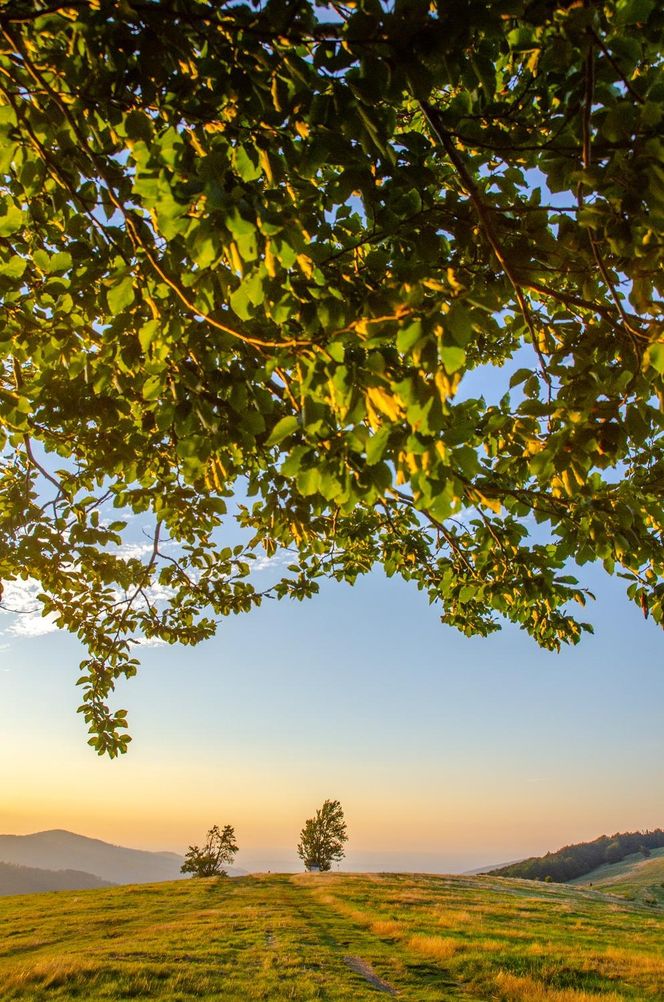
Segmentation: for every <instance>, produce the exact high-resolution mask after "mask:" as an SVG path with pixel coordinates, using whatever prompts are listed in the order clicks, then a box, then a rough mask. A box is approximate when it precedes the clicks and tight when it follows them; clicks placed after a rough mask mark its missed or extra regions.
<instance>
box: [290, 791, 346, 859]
mask: <svg viewBox="0 0 664 1002" xmlns="http://www.w3.org/2000/svg"><path fill="white" fill-rule="evenodd" d="M347 841H348V835H347V834H346V822H345V821H344V812H343V810H342V808H341V804H340V803H339V801H338V800H326V801H325V803H324V804H323V806H322V807H320V808H319V809H318V810H317V811H316V814H315V815H314V817H313V818H309V819H308V820H307V821H306V822H305V825H304V828H303V829H302V831H301V832H300V841H299V843H298V847H297V854H298V856H299V857H300V859H301V860H302V861H303V863H304V865H305V868H306V869H307V870H310V869H311V868H312V867H316V868H317V869H319V870H321V871H323V872H325V871H327V870H329V869H331V867H332V863H336V862H338V861H339V860H340V859H343V857H344V844H345V843H346V842H347Z"/></svg>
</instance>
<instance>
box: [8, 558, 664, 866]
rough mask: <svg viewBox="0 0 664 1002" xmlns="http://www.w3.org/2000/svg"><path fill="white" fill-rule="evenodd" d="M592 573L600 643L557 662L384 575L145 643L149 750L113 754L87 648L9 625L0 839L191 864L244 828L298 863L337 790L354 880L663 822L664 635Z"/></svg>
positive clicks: (264, 854) (244, 841) (242, 836)
mask: <svg viewBox="0 0 664 1002" xmlns="http://www.w3.org/2000/svg"><path fill="white" fill-rule="evenodd" d="M582 570H587V569H582ZM266 573H269V570H268V571H266ZM584 576H585V580H586V581H587V582H588V583H589V584H590V586H591V587H592V588H593V589H594V590H595V592H596V594H597V597H598V601H597V603H595V604H594V606H592V607H591V608H590V610H589V618H590V619H591V620H592V621H593V622H594V624H595V627H596V631H597V632H596V635H595V636H594V637H591V636H588V637H586V638H585V639H584V641H582V643H581V645H580V646H579V647H577V648H575V649H572V650H567V651H564V652H563V653H562V654H561V655H559V656H556V655H552V654H548V653H546V652H543V651H540V650H539V649H538V648H537V647H536V646H535V645H534V644H533V642H532V641H530V640H529V639H528V638H527V637H526V636H525V635H524V634H522V633H520V632H519V631H518V630H516V629H515V628H513V627H509V626H508V627H506V628H505V629H504V630H503V632H502V633H500V634H498V635H496V636H494V637H492V638H490V639H488V640H482V639H474V640H468V639H465V638H464V637H462V636H461V635H460V634H458V633H456V632H455V631H453V630H452V629H450V628H447V627H443V626H442V625H441V624H440V622H439V621H438V615H437V613H436V611H435V609H432V608H430V607H429V606H428V605H427V602H426V600H425V599H424V598H423V596H422V595H420V594H419V593H418V592H417V591H416V590H415V589H413V588H410V587H408V586H407V585H405V584H403V583H401V582H397V581H394V580H391V581H388V580H386V579H385V578H383V577H382V575H380V574H374V575H372V576H370V577H369V578H367V579H365V580H364V581H361V582H360V583H359V584H358V585H357V586H356V587H355V588H350V587H347V586H342V585H334V584H327V585H325V586H324V587H323V589H322V593H321V595H320V596H319V597H318V598H316V599H313V600H311V601H309V602H308V603H304V604H296V603H286V602H281V603H277V602H270V603H268V604H267V605H266V606H264V607H263V608H262V609H260V610H258V611H256V612H255V613H252V614H250V615H248V616H244V617H240V618H235V619H232V620H229V621H228V622H227V623H225V624H224V625H223V626H222V628H221V630H220V632H219V634H218V636H217V637H216V638H215V639H214V640H212V641H209V642H207V643H206V644H204V645H203V646H201V647H199V648H196V649H191V648H183V649H177V648H169V647H165V646H164V647H154V648H151V649H147V650H145V651H144V652H143V655H142V659H143V668H142V670H141V671H140V673H139V675H138V677H137V678H136V679H133V680H132V681H131V682H129V683H127V684H125V685H124V686H123V687H122V689H121V690H120V693H119V696H118V701H117V704H116V705H118V706H119V705H122V706H126V707H127V708H128V709H129V711H130V723H131V732H132V734H133V736H134V741H133V743H132V744H131V745H130V750H129V754H128V755H127V756H125V757H124V758H122V759H120V760H115V761H108V760H105V759H99V758H98V757H97V756H96V755H95V754H94V752H93V751H92V750H91V749H90V748H88V747H87V745H86V734H85V730H84V725H83V721H82V719H81V717H80V715H78V716H77V714H76V713H75V709H76V706H77V705H78V704H77V695H78V690H76V688H75V686H74V680H75V677H76V670H77V664H78V661H79V659H80V657H81V651H80V649H79V647H78V644H77V642H76V641H75V640H73V639H72V638H70V637H68V636H67V635H64V634H61V633H58V632H57V631H55V632H49V633H45V634H42V635H41V636H39V635H37V636H31V635H30V634H31V633H37V632H38V631H39V629H40V626H39V624H38V623H37V622H36V621H35V620H34V619H31V618H30V617H25V616H23V617H15V618H14V617H10V616H8V615H5V616H3V617H2V620H1V621H0V627H2V628H3V629H4V633H3V636H2V637H1V638H0V643H2V646H3V650H2V653H1V655H0V658H1V670H0V698H1V705H2V713H3V726H2V743H3V754H2V757H1V759H0V762H1V764H0V788H1V789H2V802H1V805H0V831H2V832H12V833H27V832H32V831H37V830H42V829H46V828H67V829H70V830H73V831H77V832H80V833H82V834H86V835H91V836H95V837H98V838H103V839H106V840H109V841H113V842H118V843H122V844H125V845H132V846H137V847H144V848H154V849H174V850H178V851H179V850H182V849H184V848H185V847H186V845H187V844H188V843H190V842H199V841H201V840H202V838H203V836H204V834H205V831H206V830H207V828H208V827H210V826H211V825H212V824H214V823H220V824H226V823H230V824H233V825H234V826H235V828H236V831H237V835H238V839H239V844H240V847H241V852H240V854H239V856H238V859H237V863H238V865H240V866H245V867H246V868H248V869H259V868H260V869H263V868H265V869H273V870H274V869H288V868H293V869H295V868H298V860H297V858H296V856H295V845H296V843H297V836H298V833H299V830H300V828H301V826H302V824H303V822H304V820H305V819H306V818H307V817H308V816H310V814H311V813H312V812H313V810H314V809H315V808H316V807H317V806H319V805H320V803H321V802H322V801H323V800H324V799H325V798H327V797H329V798H338V799H339V800H341V802H342V804H343V807H344V809H345V812H346V817H347V821H348V824H349V831H350V835H351V840H350V843H349V849H348V855H347V859H346V861H345V863H344V868H347V869H360V868H361V869H410V870H418V869H420V870H452V871H454V870H463V869H468V868H471V867H473V866H481V865H483V864H488V863H492V862H500V861H503V860H510V859H514V858H518V857H521V856H523V855H526V854H531V853H540V852H542V851H545V850H547V849H555V848H557V847H559V846H560V845H562V844H564V843H567V842H570V841H577V840H580V839H587V838H592V837H594V836H596V835H599V834H601V833H604V832H613V831H617V830H629V829H637V828H643V827H658V826H661V825H663V824H664V802H663V795H662V789H663V788H664V784H663V782H662V781H663V780H664V754H663V753H664V726H663V723H664V638H663V636H662V633H661V631H660V630H659V629H658V628H657V627H655V626H653V625H652V623H650V622H645V621H644V619H643V616H642V615H641V613H640V611H639V610H638V609H636V608H635V607H633V606H632V605H631V604H630V603H628V601H627V599H626V598H625V597H623V593H622V582H620V581H618V580H611V579H608V578H607V577H606V575H605V574H604V573H603V572H602V571H601V570H599V569H595V570H592V571H591V573H590V574H585V575H584ZM16 630H18V631H20V632H19V635H17V634H16V632H15V631H16ZM12 631H13V632H12Z"/></svg>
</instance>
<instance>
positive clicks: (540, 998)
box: [495, 971, 625, 1002]
mask: <svg viewBox="0 0 664 1002" xmlns="http://www.w3.org/2000/svg"><path fill="white" fill-rule="evenodd" d="M495 983H496V988H497V989H498V992H499V995H498V998H499V999H501V1000H502V1002H598V999H599V998H601V1000H602V1002H624V998H625V997H624V995H618V994H617V993H616V992H611V993H610V994H606V993H604V992H603V993H602V995H601V996H598V995H597V993H596V992H585V991H583V990H582V989H579V988H551V987H549V986H548V985H544V984H542V982H541V981H536V980H535V979H534V978H529V977H523V976H517V975H516V974H509V973H508V972H507V971H499V972H498V974H497V975H496V979H495Z"/></svg>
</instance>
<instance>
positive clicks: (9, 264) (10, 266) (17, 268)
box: [0, 254, 28, 278]
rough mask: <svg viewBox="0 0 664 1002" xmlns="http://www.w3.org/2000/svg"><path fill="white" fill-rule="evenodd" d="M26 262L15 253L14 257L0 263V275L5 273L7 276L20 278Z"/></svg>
mask: <svg viewBox="0 0 664 1002" xmlns="http://www.w3.org/2000/svg"><path fill="white" fill-rule="evenodd" d="M27 263H28V262H27V261H26V260H25V258H23V257H19V256H18V254H15V255H14V257H10V259H9V261H5V262H4V263H3V264H0V275H6V276H7V278H21V277H22V275H23V273H24V271H25V269H26V266H27Z"/></svg>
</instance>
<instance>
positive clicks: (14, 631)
mask: <svg viewBox="0 0 664 1002" xmlns="http://www.w3.org/2000/svg"><path fill="white" fill-rule="evenodd" d="M40 591H41V587H40V584H39V582H38V581H35V580H34V578H28V579H27V581H6V582H5V584H4V589H3V594H2V611H3V612H6V613H9V614H12V613H13V614H14V615H15V618H14V620H13V621H12V622H11V623H10V624H9V626H8V627H7V628H6V629H5V630H3V631H1V632H3V633H5V634H6V635H9V636H13V637H43V636H45V635H46V634H47V633H54V632H55V631H56V630H57V629H58V627H57V626H56V624H55V616H54V615H53V614H52V613H49V614H48V615H46V616H42V606H41V604H40V603H39V601H38V600H37V595H38V594H39V592H40Z"/></svg>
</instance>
